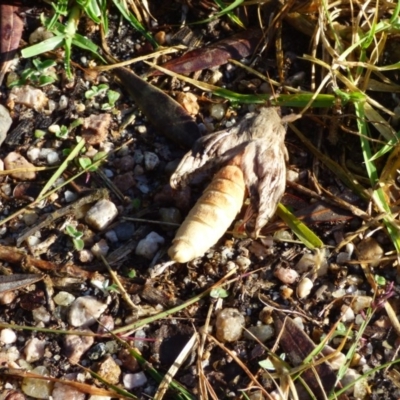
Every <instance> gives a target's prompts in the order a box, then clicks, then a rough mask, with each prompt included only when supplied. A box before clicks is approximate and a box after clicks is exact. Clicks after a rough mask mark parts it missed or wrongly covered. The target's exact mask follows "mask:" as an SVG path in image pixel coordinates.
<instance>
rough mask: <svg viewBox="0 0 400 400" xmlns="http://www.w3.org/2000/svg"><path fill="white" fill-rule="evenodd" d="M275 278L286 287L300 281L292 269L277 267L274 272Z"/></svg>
mask: <svg viewBox="0 0 400 400" xmlns="http://www.w3.org/2000/svg"><path fill="white" fill-rule="evenodd" d="M274 276H275V277H276V278H278V279H279V280H280V281H281V282H283V283H284V284H286V285H291V284H292V283H294V282H296V281H297V279H299V274H298V273H297V271H295V270H294V269H292V268H284V267H282V266H277V267H276V268H275V270H274Z"/></svg>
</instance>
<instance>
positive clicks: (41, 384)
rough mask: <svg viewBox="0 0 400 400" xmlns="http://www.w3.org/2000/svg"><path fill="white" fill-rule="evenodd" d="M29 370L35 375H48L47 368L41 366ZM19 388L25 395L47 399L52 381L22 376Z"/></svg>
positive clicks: (51, 388)
mask: <svg viewBox="0 0 400 400" xmlns="http://www.w3.org/2000/svg"><path fill="white" fill-rule="evenodd" d="M31 372H32V373H34V374H37V375H49V371H48V369H47V368H46V367H43V366H39V367H36V368H34V369H33V370H32V371H31ZM21 388H22V391H23V392H24V393H25V394H26V395H27V396H31V397H33V398H34V399H49V398H50V395H51V392H52V390H53V383H52V382H50V381H46V380H45V379H35V378H24V379H23V380H22V385H21Z"/></svg>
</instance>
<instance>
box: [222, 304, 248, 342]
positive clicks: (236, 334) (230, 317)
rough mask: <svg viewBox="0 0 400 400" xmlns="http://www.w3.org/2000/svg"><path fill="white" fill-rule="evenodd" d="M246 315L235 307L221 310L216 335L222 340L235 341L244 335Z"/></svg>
mask: <svg viewBox="0 0 400 400" xmlns="http://www.w3.org/2000/svg"><path fill="white" fill-rule="evenodd" d="M244 323H245V320H244V316H243V315H242V314H241V313H240V312H239V311H238V310H237V309H235V308H225V309H223V310H221V311H220V312H219V313H218V315H217V318H216V320H215V328H216V336H217V339H218V340H219V341H221V342H234V341H236V340H239V339H240V337H241V336H242V332H243V327H244Z"/></svg>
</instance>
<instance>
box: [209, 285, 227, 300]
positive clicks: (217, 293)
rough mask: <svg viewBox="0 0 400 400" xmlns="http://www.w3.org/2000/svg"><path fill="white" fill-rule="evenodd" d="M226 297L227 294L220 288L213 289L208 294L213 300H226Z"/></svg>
mask: <svg viewBox="0 0 400 400" xmlns="http://www.w3.org/2000/svg"><path fill="white" fill-rule="evenodd" d="M228 296H229V292H228V291H227V290H226V289H224V288H222V287H219V288H216V289H213V290H211V292H210V297H212V298H213V299H226V298H227V297H228Z"/></svg>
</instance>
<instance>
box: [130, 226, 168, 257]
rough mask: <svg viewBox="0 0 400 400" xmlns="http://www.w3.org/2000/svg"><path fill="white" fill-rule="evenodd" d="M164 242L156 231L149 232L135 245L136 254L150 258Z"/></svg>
mask: <svg viewBox="0 0 400 400" xmlns="http://www.w3.org/2000/svg"><path fill="white" fill-rule="evenodd" d="M164 242H165V240H164V238H163V237H162V236H160V235H159V234H158V233H156V232H150V233H149V234H148V235H147V236H146V237H145V238H144V239H142V240H141V241H140V242H139V243H138V245H137V246H136V250H135V253H136V254H137V255H138V256H142V257H145V258H147V259H149V260H151V259H152V258H153V257H154V255H155V253H156V252H157V250H158V249H159V247H160V245H163V244H164Z"/></svg>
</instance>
